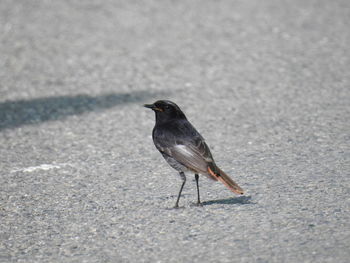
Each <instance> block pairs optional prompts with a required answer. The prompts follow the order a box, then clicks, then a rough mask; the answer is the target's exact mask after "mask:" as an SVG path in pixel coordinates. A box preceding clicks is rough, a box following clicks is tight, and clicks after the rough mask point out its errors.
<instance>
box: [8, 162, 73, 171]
mask: <svg viewBox="0 0 350 263" xmlns="http://www.w3.org/2000/svg"><path fill="white" fill-rule="evenodd" d="M66 165H68V164H67V163H60V164H41V165H38V166H30V167H26V168H20V169H15V170H12V171H11V173H15V172H24V173H31V172H34V171H37V170H43V171H48V170H51V169H60V168H62V167H63V166H66Z"/></svg>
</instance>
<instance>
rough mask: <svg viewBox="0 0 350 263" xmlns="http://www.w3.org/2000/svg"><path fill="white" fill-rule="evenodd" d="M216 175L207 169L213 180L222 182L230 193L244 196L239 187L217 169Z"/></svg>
mask: <svg viewBox="0 0 350 263" xmlns="http://www.w3.org/2000/svg"><path fill="white" fill-rule="evenodd" d="M215 168H216V169H215V170H216V173H215V172H213V170H212V169H211V168H210V167H208V172H209V174H211V175H212V176H214V178H216V179H218V180H219V181H220V182H222V183H223V184H224V185H226V187H227V188H228V189H230V190H231V191H232V192H234V193H236V194H239V195H242V194H244V191H243V189H242V188H241V187H239V185H238V184H236V183H235V182H234V181H233V180H232V179H231V178H230V177H229V176H228V175H227V174H225V173H224V172H223V171H222V170H221V169H220V168H219V167H215Z"/></svg>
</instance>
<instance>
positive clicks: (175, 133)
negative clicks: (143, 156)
mask: <svg viewBox="0 0 350 263" xmlns="http://www.w3.org/2000/svg"><path fill="white" fill-rule="evenodd" d="M143 106H144V107H146V108H149V109H151V110H153V111H154V112H155V126H154V128H153V131H152V138H153V142H154V145H155V147H156V148H157V149H158V151H159V152H160V153H161V154H162V156H163V157H164V159H165V160H166V161H167V162H168V164H169V165H170V166H171V167H172V168H174V169H175V170H176V171H178V173H179V175H180V177H181V179H182V184H181V187H180V191H179V193H178V196H177V200H176V203H175V206H174V207H175V208H178V207H179V200H180V196H181V193H182V190H183V188H184V186H185V183H186V175H185V173H188V172H190V173H192V174H193V173H194V175H195V181H196V186H197V203H196V205H198V206H202V203H201V200H200V194H199V182H198V181H199V174H201V175H205V176H206V177H208V178H209V179H211V180H213V181H220V182H222V183H223V184H224V185H225V186H226V187H227V188H228V189H229V190H231V191H232V192H233V193H235V194H239V195H242V194H244V191H243V189H242V188H241V187H240V186H239V185H238V184H237V183H236V182H234V181H233V180H232V179H231V178H230V177H229V176H228V175H227V174H226V173H224V172H223V171H222V170H221V169H220V168H219V167H218V166H217V165H216V163H215V161H214V158H213V156H212V154H211V152H210V149H209V147H208V145H207V144H206V142H205V140H204V138H203V137H202V135H200V133H199V132H198V131H197V130H196V129H195V128H194V127H193V125H192V124H191V123H190V122H189V121H188V120H187V118H186V116H185V114H184V113H183V111H182V110H181V109H180V107H179V106H177V105H176V104H175V103H174V102H172V101H170V100H158V101H156V102H154V103H153V104H145V105H143Z"/></svg>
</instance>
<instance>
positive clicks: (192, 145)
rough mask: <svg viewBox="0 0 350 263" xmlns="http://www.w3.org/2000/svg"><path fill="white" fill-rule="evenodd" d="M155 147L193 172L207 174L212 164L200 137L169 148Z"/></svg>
mask: <svg viewBox="0 0 350 263" xmlns="http://www.w3.org/2000/svg"><path fill="white" fill-rule="evenodd" d="M156 146H157V148H158V149H159V150H160V151H161V152H163V153H165V154H167V155H169V156H171V157H173V158H174V159H175V160H176V161H178V162H179V163H181V164H183V165H184V166H186V167H187V168H189V169H190V170H192V171H194V172H198V173H202V174H208V166H212V164H213V163H214V160H213V157H212V155H211V153H210V150H209V147H208V146H207V144H206V143H205V141H204V140H203V139H202V138H200V137H197V138H196V140H194V141H186V142H184V141H181V140H180V141H179V142H176V143H175V144H173V145H171V146H170V145H168V146H163V147H161V146H160V145H156Z"/></svg>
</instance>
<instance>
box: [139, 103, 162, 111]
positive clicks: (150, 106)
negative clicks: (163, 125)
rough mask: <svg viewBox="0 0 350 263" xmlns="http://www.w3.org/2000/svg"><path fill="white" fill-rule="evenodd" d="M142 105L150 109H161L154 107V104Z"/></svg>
mask: <svg viewBox="0 0 350 263" xmlns="http://www.w3.org/2000/svg"><path fill="white" fill-rule="evenodd" d="M143 106H144V107H146V108H149V109H152V110H156V111H163V110H162V109H161V108H158V107H156V105H154V104H145V105H143Z"/></svg>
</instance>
